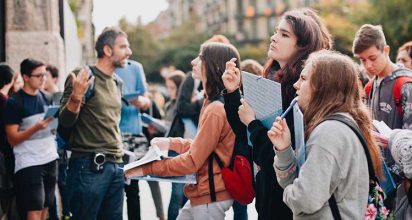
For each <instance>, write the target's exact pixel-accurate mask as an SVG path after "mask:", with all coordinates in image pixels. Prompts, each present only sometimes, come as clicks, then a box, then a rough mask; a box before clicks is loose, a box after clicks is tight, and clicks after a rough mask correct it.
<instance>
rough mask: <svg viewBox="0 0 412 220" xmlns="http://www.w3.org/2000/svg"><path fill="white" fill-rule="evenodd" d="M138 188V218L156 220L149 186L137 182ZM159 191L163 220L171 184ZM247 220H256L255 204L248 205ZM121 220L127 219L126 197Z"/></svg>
mask: <svg viewBox="0 0 412 220" xmlns="http://www.w3.org/2000/svg"><path fill="white" fill-rule="evenodd" d="M139 188H140V216H141V219H142V220H156V219H157V217H156V209H155V206H154V202H153V199H152V194H151V193H150V188H149V185H148V184H147V182H146V181H139ZM160 190H161V191H162V200H163V210H164V212H165V218H167V207H168V205H169V200H170V193H171V184H170V183H167V182H160ZM248 216H249V220H254V219H257V213H256V209H255V202H254V201H253V203H251V204H249V205H248ZM123 219H127V209H126V196H125V203H124V205H123ZM225 219H226V220H231V219H233V210H232V208H231V209H230V210H228V211H227V212H226V218H225Z"/></svg>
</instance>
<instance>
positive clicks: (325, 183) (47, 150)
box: [0, 8, 412, 220]
mask: <svg viewBox="0 0 412 220" xmlns="http://www.w3.org/2000/svg"><path fill="white" fill-rule="evenodd" d="M95 49H96V53H97V62H96V63H95V64H92V65H90V66H83V67H80V68H77V69H75V70H74V71H73V72H71V73H70V74H69V75H68V77H67V79H66V81H65V84H64V89H63V90H62V91H60V90H59V87H58V86H57V85H56V83H57V79H58V77H59V71H58V70H57V68H56V67H54V66H51V65H48V64H47V63H45V62H42V61H39V60H36V59H33V58H27V59H24V60H23V61H22V62H21V64H20V71H19V73H18V72H16V71H15V70H13V69H12V68H10V66H9V65H7V64H0V113H1V115H0V118H1V120H0V121H1V123H0V142H1V144H0V176H1V179H0V192H1V194H0V202H1V203H0V205H1V206H0V219H30V220H32V219H33V220H35V219H64V220H66V219H81V220H83V219H123V201H124V195H126V203H127V215H128V219H130V220H135V219H140V218H141V217H140V203H141V202H142V201H140V196H139V181H141V180H137V179H130V178H132V177H139V176H145V175H157V176H182V175H189V174H193V173H195V174H196V181H197V183H196V184H186V185H184V184H181V183H173V184H172V186H171V192H172V194H171V198H170V201H169V206H168V210H167V215H165V212H164V210H163V199H162V193H161V190H160V187H159V183H158V182H153V181H148V184H149V186H150V190H151V193H152V197H153V201H154V205H155V207H156V215H157V217H158V218H159V219H166V218H167V219H170V220H172V219H180V220H184V219H225V212H226V211H227V210H229V209H230V208H231V207H233V210H234V219H235V220H244V219H248V213H247V204H245V203H244V202H242V201H240V200H239V199H237V198H238V195H234V194H233V191H232V190H231V189H230V186H228V184H227V182H226V181H227V180H226V179H225V177H224V176H223V171H222V170H223V169H224V167H230V168H231V169H233V166H234V165H233V163H234V162H233V160H234V156H233V155H237V154H242V156H245V158H246V161H245V162H246V163H247V162H248V164H250V166H251V167H252V169H251V170H252V171H251V175H252V176H253V178H252V180H250V181H251V183H250V184H252V185H253V188H254V193H255V208H256V211H257V214H258V219H262V220H266V219H282V220H283V219H400V220H403V219H411V218H412V207H411V205H412V188H411V178H412V166H411V165H412V157H411V156H412V149H411V148H410V146H411V143H412V142H411V140H412V139H411V137H412V135H411V134H412V131H411V130H412V70H411V69H412V42H407V43H405V44H404V45H403V46H402V47H400V48H399V49H398V50H397V57H396V63H393V62H392V61H391V60H390V57H389V51H390V47H389V45H388V44H387V43H386V40H385V35H384V32H383V30H382V27H381V26H375V25H371V24H365V25H363V26H361V27H360V28H359V30H358V31H357V33H356V35H355V36H354V40H353V48H352V51H353V56H354V57H355V58H357V59H358V60H359V61H360V64H357V63H355V61H354V60H353V59H352V58H350V57H348V56H346V55H343V54H341V53H339V52H337V51H334V50H333V36H331V35H330V34H329V31H328V30H327V28H326V26H325V24H324V23H323V21H322V19H321V18H320V17H319V16H318V14H317V13H316V12H315V11H313V10H312V9H308V8H302V9H295V10H292V11H288V12H286V13H285V14H284V15H283V16H282V18H281V19H280V22H279V24H278V25H277V26H276V27H275V30H274V34H273V35H272V36H271V37H270V45H269V46H268V53H267V59H266V63H265V64H264V65H263V66H262V65H261V64H259V63H258V62H257V61H255V60H250V59H247V60H244V61H242V60H241V57H240V55H239V52H238V50H237V49H236V47H235V46H234V45H232V44H231V42H230V41H229V40H228V39H227V38H226V37H224V36H223V35H214V36H213V37H211V38H210V39H208V40H207V41H206V42H204V43H203V44H202V45H200V49H199V54H198V56H197V57H196V58H194V59H193V60H192V61H189V60H188V61H187V62H190V63H191V65H192V71H190V72H188V73H184V72H182V71H180V70H178V69H175V68H174V67H167V68H166V67H165V68H164V69H163V70H162V71H161V72H162V77H163V78H164V81H165V86H166V88H167V93H168V94H167V99H166V101H165V100H164V98H163V96H162V95H159V92H158V91H156V89H150V87H149V86H148V84H147V82H146V78H145V73H144V70H143V66H142V64H140V63H139V62H137V61H133V60H130V59H129V58H130V56H131V55H132V51H131V49H130V45H129V42H128V39H127V35H126V34H125V33H124V32H123V31H122V30H121V29H119V28H118V27H110V28H106V29H104V30H103V32H102V33H101V34H100V35H99V36H98V38H97V41H96V44H95ZM242 71H247V72H250V73H252V74H255V75H258V76H261V77H263V78H265V79H268V80H271V81H275V82H278V83H280V85H281V94H279V95H280V96H281V98H282V110H283V111H286V110H287V109H288V108H289V107H290V105H291V103H292V105H293V103H295V101H296V100H297V102H296V103H297V106H298V109H300V111H301V112H302V114H303V124H304V131H303V133H304V134H303V135H304V140H305V141H304V142H305V143H304V144H303V146H297V145H298V143H297V142H296V141H295V136H297V135H298V134H297V133H296V131H295V125H296V121H295V118H294V115H293V114H292V113H289V114H286V115H284V117H277V118H276V119H275V121H274V122H273V124H271V125H270V126H269V127H267V126H265V125H264V124H263V123H262V121H261V120H259V119H257V118H256V113H255V110H254V109H253V108H252V107H251V106H250V104H249V103H248V102H247V101H246V100H244V99H243V90H244V88H243V87H242V77H241V72H242ZM258 89H259V88H258ZM133 93H136V94H138V95H136V97H135V98H133V99H130V100H127V99H125V98H124V97H125V95H126V94H133ZM296 97H297V98H296ZM271 101H274V100H267V102H271ZM51 105H60V107H59V110H58V112H57V114H56V115H55V116H56V119H55V117H54V116H52V117H45V116H44V115H45V111H47V108H48V107H49V106H51ZM142 114H147V115H150V116H151V117H153V118H156V119H158V120H159V121H160V123H162V124H163V125H164V127H166V128H167V129H166V131H164V130H161V129H159V128H158V127H156V126H153V125H150V124H148V125H147V124H145V123H143V122H142V117H141V115H142ZM372 119H373V120H376V121H382V122H384V123H385V124H386V125H387V126H388V127H389V128H390V129H392V130H393V132H392V133H391V135H390V136H384V135H382V134H380V133H379V132H378V131H377V130H376V129H375V128H374V126H373V120H372ZM63 131H65V132H66V134H68V135H66V138H63V139H59V138H58V137H59V135H60V134H62V132H63ZM56 137H57V139H56ZM56 140H60V141H56ZM62 141H63V142H62ZM62 143H64V144H62ZM149 145H150V146H157V147H158V148H159V149H160V150H162V151H167V152H168V155H169V156H170V158H168V159H163V160H159V161H154V162H151V163H149V164H145V165H143V166H139V167H135V168H133V169H130V170H127V171H125V172H124V171H123V166H124V163H128V162H132V161H133V160H136V159H138V158H140V157H142V156H143V155H144V154H145V152H146V151H147V149H148V147H149ZM240 151H241V152H242V153H239V152H240ZM386 171H387V172H386ZM388 181H392V182H393V185H394V187H393V188H392V189H391V188H390V187H389V188H387V187H383V186H384V184H386V183H387V182H388ZM56 186H57V188H58V190H56ZM381 186H382V187H381ZM385 186H386V185H385ZM56 193H57V195H56ZM235 198H236V199H235ZM57 200H59V201H57Z"/></svg>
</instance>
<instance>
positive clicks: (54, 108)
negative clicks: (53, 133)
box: [43, 105, 60, 119]
mask: <svg viewBox="0 0 412 220" xmlns="http://www.w3.org/2000/svg"><path fill="white" fill-rule="evenodd" d="M59 108H60V105H50V106H47V107H46V112H45V113H44V117H43V118H44V119H46V118H49V117H52V118H56V117H57V112H58V111H59Z"/></svg>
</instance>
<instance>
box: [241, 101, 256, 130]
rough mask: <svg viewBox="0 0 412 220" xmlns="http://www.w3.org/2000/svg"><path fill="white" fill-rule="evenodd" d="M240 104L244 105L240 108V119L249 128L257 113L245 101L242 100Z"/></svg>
mask: <svg viewBox="0 0 412 220" xmlns="http://www.w3.org/2000/svg"><path fill="white" fill-rule="evenodd" d="M240 102H241V103H242V105H240V106H239V111H238V113H239V118H240V121H242V123H243V124H244V125H246V126H248V125H249V123H250V122H252V121H253V120H255V119H256V116H255V111H253V109H252V107H250V105H249V104H248V103H247V102H246V101H245V100H244V99H241V100H240Z"/></svg>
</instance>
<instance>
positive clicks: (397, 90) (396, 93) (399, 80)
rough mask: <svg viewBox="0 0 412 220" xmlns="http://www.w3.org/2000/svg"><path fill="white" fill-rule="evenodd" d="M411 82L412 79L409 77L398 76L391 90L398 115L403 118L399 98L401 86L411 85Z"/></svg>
mask: <svg viewBox="0 0 412 220" xmlns="http://www.w3.org/2000/svg"><path fill="white" fill-rule="evenodd" d="M411 82H412V77H410V76H400V77H398V78H396V80H395V84H394V86H393V89H392V94H393V98H394V100H395V104H396V108H397V109H398V112H399V115H400V116H401V117H403V108H402V102H401V96H402V86H403V85H404V84H405V83H411Z"/></svg>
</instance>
